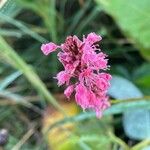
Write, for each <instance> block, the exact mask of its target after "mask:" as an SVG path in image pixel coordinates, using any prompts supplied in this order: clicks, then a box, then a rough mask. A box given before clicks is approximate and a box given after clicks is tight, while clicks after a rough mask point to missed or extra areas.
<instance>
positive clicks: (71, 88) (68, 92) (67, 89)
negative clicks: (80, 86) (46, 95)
mask: <svg viewBox="0 0 150 150" xmlns="http://www.w3.org/2000/svg"><path fill="white" fill-rule="evenodd" d="M73 91H74V85H70V86H68V87H67V88H66V90H65V91H64V94H65V95H66V97H67V98H68V99H69V98H70V96H71V94H72V93H73Z"/></svg>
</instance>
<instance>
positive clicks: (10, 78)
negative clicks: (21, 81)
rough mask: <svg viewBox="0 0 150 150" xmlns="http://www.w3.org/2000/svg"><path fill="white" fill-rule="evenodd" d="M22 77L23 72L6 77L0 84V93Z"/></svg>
mask: <svg viewBox="0 0 150 150" xmlns="http://www.w3.org/2000/svg"><path fill="white" fill-rule="evenodd" d="M20 75H21V72H19V71H17V72H14V73H12V74H11V75H9V76H8V77H6V78H5V79H4V80H3V81H2V82H0V91H1V90H3V89H5V88H6V87H7V86H8V85H9V84H11V83H12V82H13V81H14V80H16V79H17V78H18V77H19V76H20Z"/></svg>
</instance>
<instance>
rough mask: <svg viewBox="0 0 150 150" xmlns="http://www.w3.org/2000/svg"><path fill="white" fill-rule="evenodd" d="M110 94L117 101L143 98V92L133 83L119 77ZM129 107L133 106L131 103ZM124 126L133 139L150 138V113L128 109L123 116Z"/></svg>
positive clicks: (144, 110)
mask: <svg viewBox="0 0 150 150" xmlns="http://www.w3.org/2000/svg"><path fill="white" fill-rule="evenodd" d="M108 93H109V95H111V96H112V97H114V98H117V99H129V98H138V97H143V94H142V92H141V91H140V90H139V89H138V88H137V87H136V86H135V85H134V84H133V83H132V82H130V81H128V80H127V79H125V78H122V77H118V76H114V77H113V79H112V81H111V88H110V89H109V92H108ZM135 103H140V102H138V101H137V102H135ZM129 105H131V104H130V103H129ZM149 105H150V103H149ZM123 126H124V130H125V133H126V134H127V135H128V136H129V137H131V138H134V139H144V138H148V137H150V111H149V110H148V109H146V108H143V107H142V108H137V109H133V110H129V109H127V110H126V111H125V112H124V114H123Z"/></svg>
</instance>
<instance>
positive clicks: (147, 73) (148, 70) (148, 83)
mask: <svg viewBox="0 0 150 150" xmlns="http://www.w3.org/2000/svg"><path fill="white" fill-rule="evenodd" d="M134 80H135V82H136V83H137V84H138V85H141V86H144V87H150V63H144V64H143V65H141V66H140V67H138V68H137V69H136V70H135V72H134Z"/></svg>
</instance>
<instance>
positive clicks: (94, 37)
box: [86, 32, 102, 44]
mask: <svg viewBox="0 0 150 150" xmlns="http://www.w3.org/2000/svg"><path fill="white" fill-rule="evenodd" d="M101 39H102V37H101V36H100V35H97V34H95V33H94V32H93V33H90V34H88V35H87V38H86V41H87V42H89V43H90V44H94V43H96V42H99V41H100V40H101Z"/></svg>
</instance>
